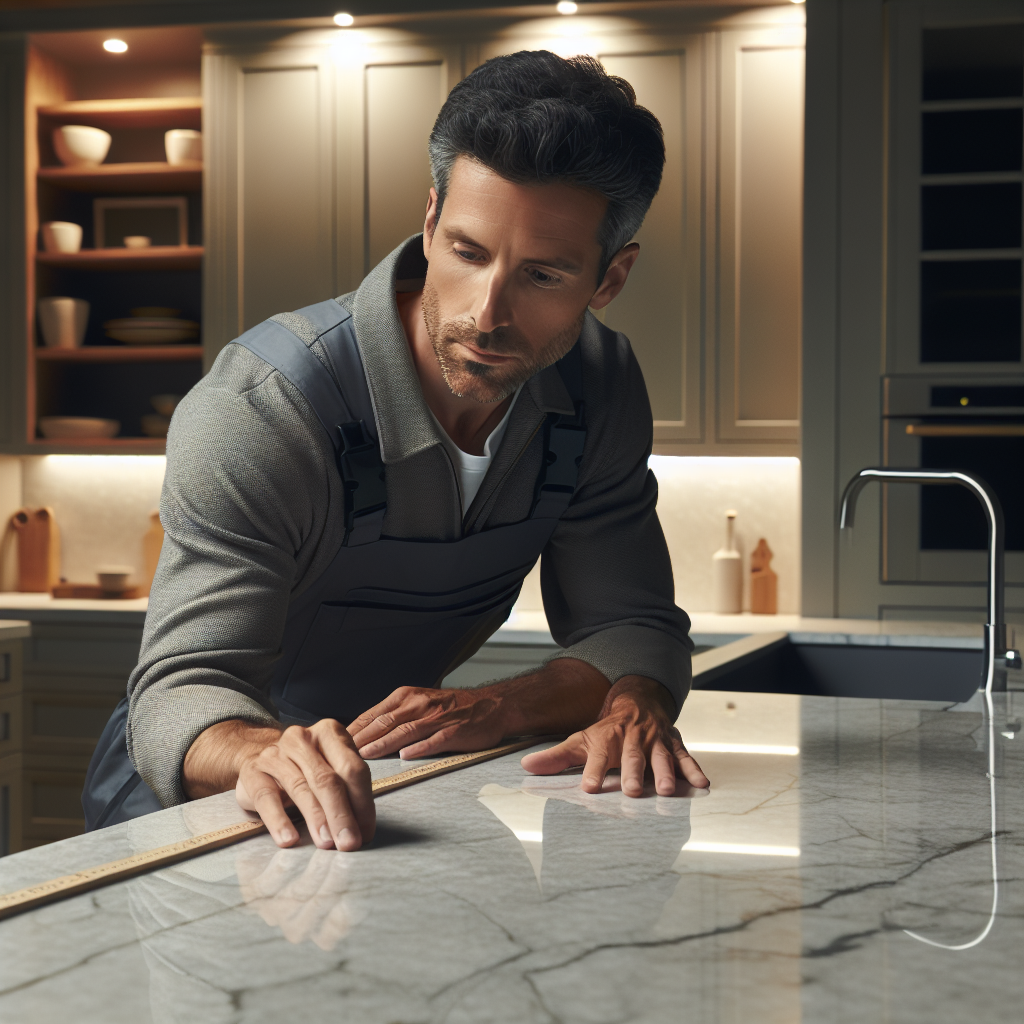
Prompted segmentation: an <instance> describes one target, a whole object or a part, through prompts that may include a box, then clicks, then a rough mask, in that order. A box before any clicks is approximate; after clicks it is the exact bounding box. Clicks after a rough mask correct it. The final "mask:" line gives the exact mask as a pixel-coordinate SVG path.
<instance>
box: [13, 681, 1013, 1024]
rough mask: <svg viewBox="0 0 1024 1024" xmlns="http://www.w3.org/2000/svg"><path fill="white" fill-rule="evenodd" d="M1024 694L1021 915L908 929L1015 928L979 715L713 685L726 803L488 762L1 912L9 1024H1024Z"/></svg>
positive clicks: (161, 821)
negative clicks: (340, 821) (282, 831)
mask: <svg viewBox="0 0 1024 1024" xmlns="http://www.w3.org/2000/svg"><path fill="white" fill-rule="evenodd" d="M1021 696H1022V695H1021V694H1019V693H1017V694H1013V693H1011V694H1008V695H997V709H996V728H995V729H993V733H994V736H995V741H996V744H997V746H996V759H995V760H996V780H995V782H996V785H995V792H996V798H997V811H998V814H997V826H998V838H997V852H998V871H999V902H998V906H997V908H996V914H995V917H994V919H993V923H992V927H991V930H990V931H989V933H988V934H987V936H986V937H985V938H984V940H983V941H981V942H980V943H978V944H976V945H975V946H973V947H971V948H969V949H965V950H962V951H959V952H954V951H951V950H948V949H943V948H939V947H938V946H935V945H929V944H927V943H926V942H923V941H920V939H918V938H915V937H913V936H912V935H911V934H908V930H909V931H912V932H914V933H916V934H917V935H919V936H921V937H922V938H924V939H927V940H930V941H931V942H939V943H943V944H946V945H957V944H962V943H964V942H966V941H969V940H970V939H971V938H972V937H974V936H977V935H978V934H980V933H981V932H982V931H983V929H984V928H985V926H986V924H987V922H988V921H989V918H990V912H991V908H992V895H993V878H992V861H991V840H990V834H989V813H990V807H989V780H988V779H987V777H986V769H987V765H988V752H987V742H988V730H987V729H985V728H984V724H983V721H982V715H981V713H980V709H979V708H976V707H975V706H974V705H973V704H969V705H965V706H958V707H955V708H950V707H949V706H948V705H943V704H938V703H923V702H908V701H874V700H854V699H836V698H823V697H803V698H800V697H794V696H790V695H782V696H766V695H760V694H727V693H716V692H712V691H705V692H702V693H695V694H693V695H692V697H691V702H690V703H688V709H689V710H688V712H684V715H683V717H682V719H681V725H682V728H683V732H684V736H685V737H686V738H687V740H688V741H689V742H691V743H693V744H694V746H700V745H703V746H704V747H705V748H712V749H704V750H702V751H701V752H699V753H698V754H697V756H698V759H699V760H700V761H701V763H702V765H703V766H704V767H705V769H706V771H707V772H708V774H709V776H710V777H711V779H712V782H713V789H712V791H711V793H710V794H709V795H697V794H695V793H692V792H688V791H687V792H684V791H682V790H681V791H680V795H679V796H677V797H676V798H664V797H657V796H654V795H649V796H648V797H646V798H645V799H643V800H639V801H632V800H628V799H626V798H625V797H623V796H622V794H621V793H620V792H618V790H617V780H615V779H612V780H610V782H609V784H608V785H607V786H606V791H605V792H604V793H601V794H599V795H596V796H590V795H587V794H584V793H583V792H582V791H581V790H580V788H579V785H578V781H579V778H578V776H576V775H564V776H558V777H554V778H534V777H529V776H526V775H525V774H524V773H523V771H522V770H521V768H520V767H519V764H518V755H517V756H514V757H510V758H505V759H502V760H501V761H496V762H491V763H488V764H483V765H478V766H475V767H472V768H468V769H465V770H463V771H461V772H458V773H455V774H452V775H448V776H445V777H443V778H439V779H435V780H431V781H429V782H426V783H423V784H421V785H418V786H415V787H412V788H409V789H405V790H401V791H398V792H395V793H392V794H388V795H386V796H384V797H382V798H380V800H379V801H378V815H379V835H378V838H377V840H376V841H375V842H374V844H373V846H372V847H371V848H369V849H367V850H364V851H360V852H358V853H354V854H340V853H334V852H327V851H319V850H316V849H315V848H314V847H312V845H310V844H308V843H307V844H306V845H303V846H301V847H299V848H296V849H292V850H278V849H277V848H276V847H274V845H273V843H272V842H271V841H270V840H269V838H267V837H265V836H264V837H259V838H256V839H253V840H249V841H248V842H246V843H244V844H241V845H239V846H236V847H231V848H227V849H224V850H220V851H217V852H215V853H212V854H209V855H207V856H204V857H201V858H198V859H195V860H193V861H190V862H186V863H183V864H180V865H177V866H174V867H171V868H168V869H165V870H162V871H158V872H155V873H153V874H150V875H147V876H144V877H140V878H137V879H134V880H131V881H129V882H126V883H122V884H119V885H116V886H112V887H109V888H107V889H104V890H100V891H98V892H95V893H93V894H90V895H85V896H81V897H78V898H75V899H71V900H67V901H65V902H63V903H60V904H56V905H53V906H50V907H46V908H41V909H39V910H37V911H34V912H30V913H28V914H24V915H22V916H20V917H17V918H13V919H10V920H8V921H6V922H3V923H0V965H2V967H0V1021H3V1022H4V1024H45V1022H49V1021H60V1022H61V1024H66V1022H68V1021H74V1022H76V1024H77V1022H81V1024H86V1022H93V1021H96V1022H99V1021H102V1022H104V1024H122V1022H126V1024H127V1022H131V1024H137V1022H147V1021H153V1022H158V1024H183V1022H186V1021H187V1022H190V1024H205V1022H216V1024H221V1022H223V1024H235V1022H243V1021H244V1022H247V1024H248V1022H254V1024H255V1022H270V1021H274V1022H281V1021H285V1022H287V1024H300V1022H305V1021H314V1020H316V1021H322V1020H325V1019H330V1020H337V1021H346V1022H348V1021H352V1022H359V1024H395V1022H401V1024H427V1022H446V1024H470V1022H472V1024H483V1022H501V1024H505V1022H509V1024H534V1022H536V1024H541V1022H545V1024H546V1022H572V1024H620V1022H644V1024H647V1022H650V1024H654V1022H657V1024H661V1022H677V1021H686V1022H699V1024H703V1022H708V1024H712V1022H714V1024H718V1022H722V1024H725V1022H728V1024H734V1022H744V1024H746V1022H758V1024H795V1022H798V1021H802V1022H803V1024H826V1022H827V1024H833V1022H838V1024H846V1022H862V1021H865V1022H876V1021H877V1022H890V1021H891V1022H907V1024H916V1022H918V1021H921V1022H925V1021H927V1022H929V1024H943V1022H947V1021H948V1022H956V1024H962V1022H964V1021H968V1020H971V1021H975V1020H976V1021H984V1022H986V1024H989V1022H1002V1021H1007V1022H1009V1021H1013V1022H1015V1024H1016V1022H1017V1021H1019V1020H1020V1019H1021V1014H1022V1005H1024V993H1022V991H1021V985H1020V974H1021V972H1020V966H1021V956H1022V954H1021V949H1022V946H1024V944H1022V939H1024V914H1022V911H1024V786H1022V782H1024V753H1022V750H1024V737H1022V736H1021V735H1020V733H1019V731H1017V730H1019V728H1020V723H1019V718H1020V715H1021V711H1022V707H1021V703H1022V702H1021ZM1014 700H1016V702H1017V703H1016V704H1014V703H1013V701H1014ZM688 714H689V716H690V718H689V720H688V718H687V715H688ZM688 721H689V722H690V723H691V724H689V725H688ZM755 724H756V728H755V727H754V726H755ZM751 737H754V738H755V739H756V740H757V741H758V742H759V743H761V744H766V745H768V746H769V747H771V748H772V749H774V750H778V751H792V750H796V749H797V747H798V748H799V752H798V753H792V752H789V753H763V752H758V751H757V750H755V749H754V748H753V747H752V745H751V743H750V742H749V740H750V739H751ZM794 741H795V743H794ZM716 746H717V747H718V748H722V749H714V748H716ZM372 767H373V771H374V774H375V775H382V774H391V773H393V772H395V771H398V770H401V768H402V767H403V765H402V764H401V763H400V762H398V761H394V760H392V761H383V762H376V763H374V764H373V765H372ZM240 817H242V812H241V811H239V810H238V808H237V806H236V805H235V803H234V798H233V796H232V795H231V794H223V795H221V796H218V797H212V798H210V799H208V800H203V801H198V802H196V803H194V804H189V805H186V806H184V807H181V808H174V809H171V810H168V811H163V812H161V813H160V814H156V815H151V816H149V817H147V818H143V819H139V820H137V821H135V822H132V823H130V824H129V825H127V826H117V827H114V828H111V829H107V830H104V831H103V832H100V833H94V834H92V835H87V836H82V837H78V838H76V839H72V840H67V841H65V842H62V843H56V844H53V845H51V846H48V847H43V848H40V849H37V850H34V851H29V852H27V853H23V854H16V855H14V856H11V857H7V858H5V859H4V860H2V861H0V887H2V889H3V890H5V891H9V890H12V889H16V888H19V887H21V886H24V885H28V884H31V883H33V882H37V881H41V880H44V879H46V878H49V877H53V876H55V875H58V874H62V873H66V872H67V871H70V870H74V869H75V868H78V867H83V866H86V865H90V864H96V863H100V862H103V861H107V860H111V859H115V858H117V857H121V856H125V855H127V854H128V853H130V852H133V851H138V850H144V849H150V848H152V847H155V846H159V845H162V844H164V843H167V842H171V841H173V840H175V839H178V838H181V837H183V836H186V835H190V834H196V833H200V832H204V831H208V830H209V829H211V828H214V827H216V826H218V825H220V824H223V823H226V822H228V821H232V820H238V819H239V818H240Z"/></svg>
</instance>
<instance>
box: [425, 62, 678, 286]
mask: <svg viewBox="0 0 1024 1024" xmlns="http://www.w3.org/2000/svg"><path fill="white" fill-rule="evenodd" d="M429 148H430V169H431V173H432V174H433V177H434V188H436V189H437V195H438V201H439V207H438V214H440V205H441V204H443V203H444V199H445V194H446V193H447V191H448V181H449V177H450V175H451V171H452V167H453V166H454V165H455V160H456V158H457V157H459V156H468V157H472V158H473V159H474V160H479V161H480V163H482V164H484V165H485V166H487V167H489V168H490V169H491V170H492V171H494V172H495V173H496V174H500V175H501V176H502V177H503V178H505V179H507V180H508V181H513V182H516V183H517V184H527V183H531V182H536V183H540V184H547V183H550V182H564V183H565V184H567V185H573V186H576V187H578V188H585V189H592V190H593V191H595V192H599V193H600V194H601V195H603V196H605V197H606V198H607V199H608V209H607V211H606V213H605V217H604V222H603V223H602V225H601V230H600V233H599V236H598V240H599V241H600V243H601V272H600V278H603V277H604V273H605V270H607V268H608V264H609V262H610V261H611V258H612V257H613V256H614V255H615V253H617V252H618V251H619V250H620V249H621V248H622V247H623V246H624V245H625V244H626V243H627V242H629V241H630V239H631V238H633V236H634V235H635V234H636V233H637V231H639V230H640V225H641V224H642V223H643V220H644V216H645V215H646V213H647V210H648V208H649V207H650V205H651V203H652V201H653V200H654V196H655V195H656V194H657V191H658V186H659V185H660V184H661V171H662V167H663V166H664V163H665V143H664V141H663V139H662V132H661V125H660V124H659V123H658V119H657V118H656V117H655V116H654V115H653V114H652V113H651V112H650V111H649V110H647V109H646V108H645V107H641V106H639V105H638V104H637V102H636V93H635V92H633V87H632V86H631V85H630V84H629V82H627V81H626V80H625V79H623V78H617V77H616V76H614V75H609V74H608V73H607V72H606V71H605V70H604V68H603V67H601V64H600V62H599V61H597V60H595V59H594V58H593V57H584V56H580V57H571V58H569V59H568V60H566V59H565V58H563V57H559V56H557V55H556V54H554V53H551V52H549V51H548V50H521V51H520V52H519V53H512V54H509V55H508V56H504V57H494V58H493V59H491V60H489V61H487V63H486V64H482V65H481V66H480V67H478V68H477V69H476V70H475V71H473V72H472V73H471V74H470V75H468V76H467V77H466V78H464V79H463V80H462V81H461V82H459V84H458V85H457V86H455V88H454V89H452V91H451V94H450V95H449V96H448V99H447V101H446V102H445V104H444V106H443V107H442V108H441V113H440V114H438V115H437V121H436V122H435V123H434V130H433V131H432V132H431V133H430V147H429Z"/></svg>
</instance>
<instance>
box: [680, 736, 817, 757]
mask: <svg viewBox="0 0 1024 1024" xmlns="http://www.w3.org/2000/svg"><path fill="white" fill-rule="evenodd" d="M683 742H684V743H686V741H685V740H684V741H683ZM686 749H687V750H688V751H690V753H691V754H786V755H788V756H790V757H795V756H796V755H797V754H799V753H800V748H799V747H786V746H773V745H772V744H770V743H686Z"/></svg>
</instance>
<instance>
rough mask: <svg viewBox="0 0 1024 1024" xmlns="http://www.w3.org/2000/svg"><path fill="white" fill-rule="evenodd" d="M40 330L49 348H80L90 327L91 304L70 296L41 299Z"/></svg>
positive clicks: (39, 307)
mask: <svg viewBox="0 0 1024 1024" xmlns="http://www.w3.org/2000/svg"><path fill="white" fill-rule="evenodd" d="M37 309H38V310H39V330H40V331H41V332H42V335H43V342H44V343H45V344H46V347H47V348H78V346H79V345H81V344H82V341H83V339H84V338H85V329H86V327H87V326H88V325H89V303H88V302H86V301H85V299H73V298H71V297H70V296H68V295H51V296H50V297H49V298H46V299H40V300H39V302H38V304H37Z"/></svg>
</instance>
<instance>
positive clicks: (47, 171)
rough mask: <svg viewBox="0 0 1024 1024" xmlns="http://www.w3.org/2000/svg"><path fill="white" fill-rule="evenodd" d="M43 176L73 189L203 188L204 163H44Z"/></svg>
mask: <svg viewBox="0 0 1024 1024" xmlns="http://www.w3.org/2000/svg"><path fill="white" fill-rule="evenodd" d="M39 180H40V181H48V182H50V183H51V184H53V185H56V186H58V187H59V188H66V189H69V190H70V191H72V192H94V193H97V194H100V193H102V194H104V195H108V194H110V193H114V192H138V193H147V194H151V193H157V192H199V191H200V190H201V189H202V187H203V165H202V164H201V163H197V162H190V163H188V164H168V163H159V162H156V161H153V162H152V163H150V162H148V161H147V162H145V163H142V162H140V163H124V164H98V165H96V166H94V167H40V168H39Z"/></svg>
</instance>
